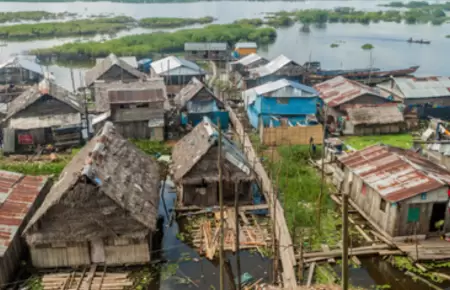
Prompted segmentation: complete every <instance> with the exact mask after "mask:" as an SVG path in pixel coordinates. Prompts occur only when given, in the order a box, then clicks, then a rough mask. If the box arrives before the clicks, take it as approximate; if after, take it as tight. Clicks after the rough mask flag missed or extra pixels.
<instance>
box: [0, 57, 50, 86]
mask: <svg viewBox="0 0 450 290" xmlns="http://www.w3.org/2000/svg"><path fill="white" fill-rule="evenodd" d="M42 79H44V70H43V69H42V66H40V65H39V64H38V63H37V59H36V57H35V56H34V57H33V56H15V57H13V58H11V59H9V60H7V61H6V62H4V63H2V64H0V84H5V83H12V84H15V85H18V84H29V85H32V84H36V83H38V82H40V81H41V80H42Z"/></svg>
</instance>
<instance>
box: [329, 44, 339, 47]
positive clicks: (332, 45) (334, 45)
mask: <svg viewBox="0 0 450 290" xmlns="http://www.w3.org/2000/svg"><path fill="white" fill-rule="evenodd" d="M330 47H331V48H336V47H339V44H337V43H332V44H331V45H330Z"/></svg>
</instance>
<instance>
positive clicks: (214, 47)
mask: <svg viewBox="0 0 450 290" xmlns="http://www.w3.org/2000/svg"><path fill="white" fill-rule="evenodd" d="M184 56H185V58H186V59H189V60H193V61H197V60H203V61H209V60H213V61H227V60H229V59H230V57H231V56H230V50H229V48H228V44H227V43H226V42H186V43H185V44H184Z"/></svg>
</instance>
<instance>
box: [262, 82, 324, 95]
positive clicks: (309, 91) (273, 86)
mask: <svg viewBox="0 0 450 290" xmlns="http://www.w3.org/2000/svg"><path fill="white" fill-rule="evenodd" d="M285 87H292V88H295V89H298V90H300V92H301V94H299V95H294V96H289V97H305V96H306V97H311V95H318V92H317V91H316V90H315V89H313V88H312V87H308V86H305V85H303V84H300V83H297V82H293V81H290V80H287V79H281V80H277V81H274V82H268V83H265V84H263V85H261V86H258V87H255V88H254V90H255V92H256V93H257V94H258V95H265V94H269V93H272V92H275V91H278V90H279V89H282V88H285ZM303 93H306V94H303Z"/></svg>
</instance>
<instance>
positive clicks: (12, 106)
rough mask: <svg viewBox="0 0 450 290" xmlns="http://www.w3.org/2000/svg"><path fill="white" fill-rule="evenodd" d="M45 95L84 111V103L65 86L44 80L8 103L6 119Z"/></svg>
mask: <svg viewBox="0 0 450 290" xmlns="http://www.w3.org/2000/svg"><path fill="white" fill-rule="evenodd" d="M44 95H50V96H52V97H53V98H55V99H57V100H59V101H61V102H63V103H65V104H67V105H68V106H70V107H72V108H73V109H75V110H76V111H78V112H80V113H81V112H83V108H82V105H81V104H80V103H79V102H78V100H77V99H75V98H74V96H73V95H72V94H71V93H70V92H69V91H68V90H66V89H65V88H63V87H61V86H59V85H57V84H55V83H54V82H51V81H49V80H43V81H42V82H40V83H39V84H37V85H34V86H32V87H31V88H29V89H28V90H26V91H25V92H23V93H22V94H20V95H19V96H18V97H17V98H15V99H14V100H12V101H11V102H10V103H9V104H8V109H7V112H6V118H5V120H8V119H9V118H11V117H12V116H14V115H15V114H17V113H19V112H20V111H22V110H24V109H26V108H28V107H29V106H30V105H32V104H33V103H35V102H36V101H37V100H39V99H40V98H41V97H42V96H44Z"/></svg>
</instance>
